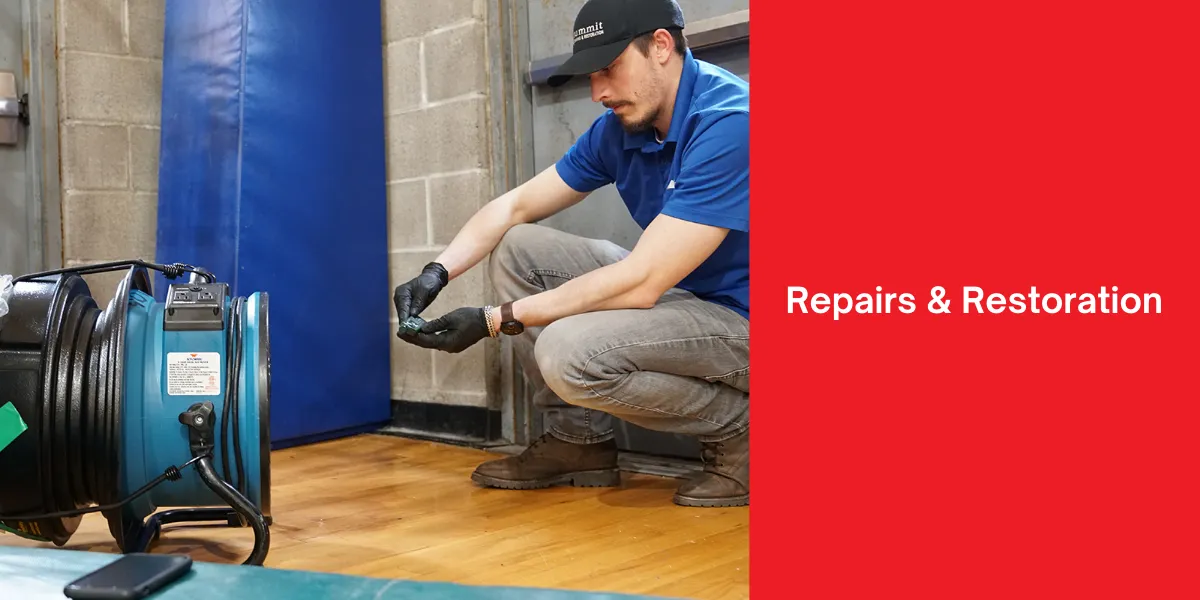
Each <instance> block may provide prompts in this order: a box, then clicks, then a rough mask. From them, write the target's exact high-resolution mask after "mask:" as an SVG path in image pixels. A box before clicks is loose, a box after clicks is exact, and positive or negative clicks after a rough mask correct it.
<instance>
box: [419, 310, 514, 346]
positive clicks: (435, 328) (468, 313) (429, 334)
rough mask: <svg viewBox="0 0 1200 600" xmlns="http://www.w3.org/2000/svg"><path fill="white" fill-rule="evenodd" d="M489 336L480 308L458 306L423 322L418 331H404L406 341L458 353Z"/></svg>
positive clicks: (485, 320)
mask: <svg viewBox="0 0 1200 600" xmlns="http://www.w3.org/2000/svg"><path fill="white" fill-rule="evenodd" d="M488 337H491V335H490V333H489V332H488V325H487V317H486V316H484V314H483V309H482V308H460V309H458V310H454V311H451V312H450V313H447V314H446V315H444V316H442V317H439V318H437V319H434V320H432V321H429V322H427V323H425V325H423V326H422V327H421V331H420V332H419V333H415V334H410V333H404V334H402V335H401V336H400V338H401V339H403V340H404V341H406V342H409V343H411V344H415V345H417V346H420V347H422V348H430V349H433V350H441V351H443V352H450V353H458V352H462V351H463V350H466V349H467V348H470V347H471V346H474V345H475V343H476V342H478V341H479V340H482V339H485V338H488Z"/></svg>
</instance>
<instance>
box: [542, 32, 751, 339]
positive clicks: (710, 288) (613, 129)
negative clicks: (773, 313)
mask: <svg viewBox="0 0 1200 600" xmlns="http://www.w3.org/2000/svg"><path fill="white" fill-rule="evenodd" d="M556 167H557V170H558V174H559V176H561V177H562V179H563V181H565V182H566V183H567V185H569V186H571V187H572V188H574V189H575V190H577V191H580V192H591V191H594V190H596V189H599V188H600V187H603V186H605V185H608V184H610V183H612V184H616V187H617V191H618V193H620V195H621V199H622V200H623V201H624V202H625V205H626V207H627V208H628V209H629V213H630V214H631V215H632V216H633V220H634V221H636V222H637V224H638V225H639V226H641V228H642V229H643V230H644V229H645V228H646V227H647V226H649V225H650V222H651V221H653V220H654V218H655V217H657V216H658V215H660V214H663V215H668V216H671V217H675V218H677V219H682V220H687V221H693V222H696V223H701V224H704V225H713V226H716V227H724V228H727V229H729V234H728V235H727V236H726V237H725V241H724V242H722V243H721V245H720V246H719V247H718V248H717V250H716V252H714V253H713V254H712V256H710V257H709V258H708V259H707V260H705V261H704V263H702V264H701V265H700V266H699V267H698V268H696V270H694V271H692V273H691V274H689V275H688V276H687V277H686V278H684V280H683V281H681V282H680V283H679V285H678V287H680V288H682V289H685V290H687V291H689V292H692V293H693V294H695V295H696V296H697V297H699V298H702V299H704V300H708V301H710V302H715V303H717V304H721V305H723V306H728V307H729V308H731V309H733V310H734V311H736V312H738V313H739V314H741V315H742V316H743V317H746V318H747V319H749V318H750V84H749V83H748V82H746V81H745V80H743V79H742V78H740V77H738V76H737V75H734V74H733V73H730V72H729V71H726V70H725V69H722V68H720V67H717V66H716V65H712V64H709V63H706V62H703V61H700V60H696V59H695V58H693V57H692V53H691V51H690V50H689V51H687V53H686V56H685V58H684V66H683V74H682V76H681V78H680V81H679V91H678V93H677V94H676V99H675V110H674V112H673V113H672V117H671V128H670V130H669V131H668V132H667V137H666V140H665V141H663V142H662V143H659V142H658V141H657V140H655V135H654V131H653V130H650V131H647V132H645V133H643V134H637V135H630V134H628V133H626V132H625V130H624V129H622V127H621V120H620V119H619V118H618V117H617V116H616V115H614V114H613V113H612V111H611V110H610V111H606V112H605V113H604V114H603V115H601V116H600V117H599V118H597V119H596V120H595V121H594V122H593V123H592V126H591V127H590V128H588V130H587V131H585V132H584V133H583V135H581V136H580V137H579V139H578V140H576V141H575V144H574V145H573V146H572V147H571V149H570V150H568V151H567V153H566V154H565V155H564V156H563V157H562V159H560V160H559V161H558V163H557V164H556Z"/></svg>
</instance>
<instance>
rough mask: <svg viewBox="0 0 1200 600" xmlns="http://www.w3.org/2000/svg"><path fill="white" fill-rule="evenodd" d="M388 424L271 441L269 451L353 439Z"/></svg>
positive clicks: (382, 423) (372, 424)
mask: <svg viewBox="0 0 1200 600" xmlns="http://www.w3.org/2000/svg"><path fill="white" fill-rule="evenodd" d="M387 425H388V422H387V421H384V422H381V423H368V424H366V425H357V426H355V427H347V428H345V429H336V430H334V431H325V432H322V433H314V434H312V435H302V436H299V437H294V438H287V439H282V440H271V451H272V452H274V451H275V450H286V449H288V448H294V447H296V446H307V445H309V444H319V443H321V442H328V441H332V440H336V439H341V438H347V437H353V436H356V435H361V434H364V433H374V432H376V431H379V428H381V427H387Z"/></svg>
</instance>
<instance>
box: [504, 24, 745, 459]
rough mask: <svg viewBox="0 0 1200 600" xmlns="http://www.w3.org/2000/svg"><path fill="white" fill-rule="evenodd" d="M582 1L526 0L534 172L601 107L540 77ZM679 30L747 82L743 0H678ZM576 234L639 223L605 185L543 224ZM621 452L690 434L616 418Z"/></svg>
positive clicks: (687, 448) (567, 44)
mask: <svg viewBox="0 0 1200 600" xmlns="http://www.w3.org/2000/svg"><path fill="white" fill-rule="evenodd" d="M582 5H583V0H540V1H537V2H529V3H528V5H527V7H528V19H529V26H528V30H527V31H528V47H529V59H530V63H531V68H530V73H529V75H528V77H527V81H526V84H527V85H529V86H531V87H532V91H531V101H532V108H531V112H532V119H531V120H530V123H531V125H530V127H531V128H532V132H531V134H532V140H533V141H532V145H533V148H532V155H533V163H534V165H533V167H534V172H536V171H540V170H541V169H544V168H546V167H548V166H550V165H552V164H554V162H555V161H556V160H558V159H559V158H560V157H561V156H562V154H563V153H564V152H565V151H566V150H567V149H568V148H570V146H571V144H572V143H573V142H574V141H575V139H576V138H577V137H578V136H579V134H580V133H581V132H583V131H584V130H585V129H586V128H587V127H588V126H589V125H591V123H592V121H593V120H594V119H595V118H596V117H598V116H599V115H600V114H601V113H602V112H603V111H604V107H602V106H600V105H598V104H595V103H593V102H592V101H591V94H590V90H589V87H588V85H587V80H586V79H585V78H577V79H576V80H575V81H573V82H571V83H569V84H567V85H565V86H563V87H561V88H549V87H547V86H545V85H542V83H543V82H544V79H545V75H546V74H547V73H548V72H550V71H552V70H553V67H554V66H556V65H557V63H558V62H559V61H561V60H562V59H563V58H565V55H566V54H567V53H569V52H570V50H571V41H570V36H569V32H570V31H571V29H572V24H573V23H574V20H575V15H576V13H577V12H578V11H579V8H580V7H581V6H582ZM680 5H681V6H682V8H683V11H684V17H685V18H686V20H687V22H688V27H687V29H686V30H685V34H686V35H687V37H688V40H689V44H690V45H691V46H693V47H694V49H693V54H694V55H695V56H696V58H697V59H700V60H705V61H708V62H711V63H713V64H716V65H719V66H721V67H724V68H726V69H728V70H729V71H731V72H733V73H735V74H737V75H739V76H741V77H742V78H744V79H746V80H747V81H748V80H749V70H750V60H749V57H750V54H749V12H748V11H749V0H685V1H682V2H680ZM542 224H544V225H549V226H551V227H555V228H557V229H561V230H564V231H568V232H571V233H575V234H578V235H582V236H587V237H593V238H602V239H609V240H612V241H614V242H616V243H618V244H620V245H622V246H624V247H625V248H632V247H633V245H634V244H635V243H636V242H637V239H638V236H639V235H640V234H641V229H640V228H639V227H638V226H637V225H636V224H635V223H634V221H633V219H632V218H631V217H630V216H629V213H628V211H627V210H626V208H625V206H624V204H623V203H622V202H621V199H620V197H619V196H618V195H617V193H616V190H615V189H614V188H613V187H612V186H607V187H605V188H602V189H600V190H597V191H596V192H595V193H593V194H592V195H591V196H590V197H589V198H588V199H587V200H586V201H584V202H583V203H581V204H579V205H577V206H574V207H572V208H570V209H568V210H566V211H563V212H562V213H560V214H558V215H555V216H553V217H551V218H549V219H546V220H545V221H543V222H542ZM618 427H619V430H618V434H617V435H618V443H619V445H620V446H621V448H622V450H625V451H630V452H635V453H639V454H650V455H655V456H663V457H679V458H686V459H695V458H697V456H698V450H699V445H698V443H697V442H696V441H695V440H694V439H693V438H688V437H684V436H676V435H666V434H662V433H658V432H650V431H646V430H644V429H641V428H638V427H636V426H633V425H630V424H626V423H621V424H619V426H618Z"/></svg>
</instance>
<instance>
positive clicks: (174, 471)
mask: <svg viewBox="0 0 1200 600" xmlns="http://www.w3.org/2000/svg"><path fill="white" fill-rule="evenodd" d="M207 456H208V455H207V454H204V455H201V456H197V457H194V458H192V459H191V460H189V461H187V462H186V463H183V466H182V467H175V466H170V467H167V470H165V471H163V474H162V475H159V476H158V477H155V478H154V479H152V480H150V483H147V484H146V485H143V486H142V487H141V488H139V489H138V490H137V491H136V492H134V493H132V494H130V495H129V496H127V497H126V498H125V499H123V500H121V501H119V502H114V503H112V504H103V505H100V506H91V507H88V508H79V509H75V510H63V511H59V512H53V513H45V514H40V515H11V516H10V515H0V521H40V520H42V519H59V518H63V517H77V516H80V515H86V514H88V513H94V512H101V511H106V510H114V509H118V508H121V507H122V506H125V505H126V504H129V503H130V502H133V501H134V500H136V499H137V498H138V497H139V496H141V495H142V494H145V493H146V492H148V491H150V490H152V489H154V486H157V485H158V484H160V483H162V482H164V481H166V480H171V481H179V478H180V477H182V476H183V475H182V474H181V473H180V470H181V469H186V468H188V467H190V466H191V465H192V464H196V463H199V462H200V461H201V460H202V459H204V458H206V457H207Z"/></svg>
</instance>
